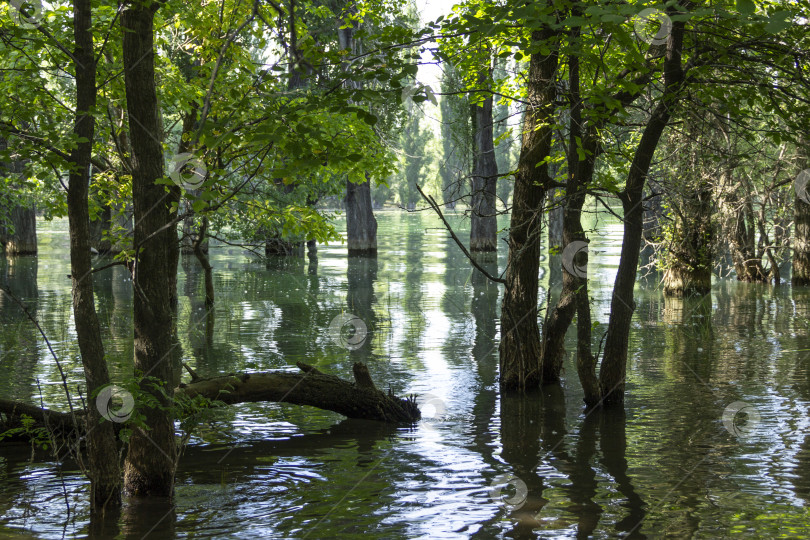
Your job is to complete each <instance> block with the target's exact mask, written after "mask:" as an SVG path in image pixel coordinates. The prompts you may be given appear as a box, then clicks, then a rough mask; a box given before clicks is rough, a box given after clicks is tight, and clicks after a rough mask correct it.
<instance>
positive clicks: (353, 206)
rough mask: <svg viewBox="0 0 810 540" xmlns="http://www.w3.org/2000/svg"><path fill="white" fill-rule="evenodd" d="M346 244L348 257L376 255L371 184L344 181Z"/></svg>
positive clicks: (375, 229) (375, 224) (367, 182)
mask: <svg viewBox="0 0 810 540" xmlns="http://www.w3.org/2000/svg"><path fill="white" fill-rule="evenodd" d="M346 233H347V234H346V243H347V244H348V248H349V255H363V256H375V255H377V218H375V217H374V212H372V210H371V183H370V182H369V180H368V179H366V181H365V182H362V183H360V184H355V183H353V182H351V181H349V180H347V181H346Z"/></svg>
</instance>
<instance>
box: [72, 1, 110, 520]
mask: <svg viewBox="0 0 810 540" xmlns="http://www.w3.org/2000/svg"><path fill="white" fill-rule="evenodd" d="M73 31H74V36H75V41H76V48H75V50H74V52H73V54H74V57H75V63H74V67H75V69H76V117H75V123H74V126H73V133H74V134H75V135H76V136H77V137H79V138H81V139H83V141H82V142H79V143H78V144H77V145H76V147H75V148H74V149H73V151H72V152H71V155H70V160H71V170H70V176H69V184H68V192H67V200H68V222H69V226H70V272H71V278H72V283H73V315H74V318H75V321H76V336H77V339H78V343H79V351H80V352H81V357H82V366H83V368H84V378H85V381H86V382H87V392H88V396H89V397H90V398H91V399H90V402H91V404H92V405H91V406H90V407H88V411H89V414H88V415H87V452H88V458H89V464H90V470H89V476H90V492H91V497H90V500H91V505H92V508H93V509H94V510H96V511H98V510H103V509H104V508H105V507H106V506H107V505H110V506H112V507H115V506H118V505H120V504H121V477H120V469H119V467H118V451H117V448H116V439H115V432H114V430H113V426H112V424H111V423H110V422H107V421H102V416H101V412H100V411H99V408H98V407H96V406H94V405H95V401H94V399H93V398H94V397H95V395H96V393H97V392H98V391H99V390H100V389H101V388H102V387H104V386H107V385H108V384H110V375H109V372H108V370H107V362H106V360H105V358H104V346H103V344H102V340H101V328H100V325H99V321H98V316H97V314H96V306H95V300H94V297H93V274H92V272H91V262H90V216H89V208H88V191H89V180H90V178H89V177H90V158H91V155H92V148H93V136H94V133H95V120H94V118H93V114H92V113H93V109H94V107H95V105H96V63H95V59H94V53H93V34H92V10H91V2H90V0H76V1H75V2H73Z"/></svg>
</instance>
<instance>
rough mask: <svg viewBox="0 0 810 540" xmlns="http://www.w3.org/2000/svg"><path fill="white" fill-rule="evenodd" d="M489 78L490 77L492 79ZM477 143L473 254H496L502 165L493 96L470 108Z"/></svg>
mask: <svg viewBox="0 0 810 540" xmlns="http://www.w3.org/2000/svg"><path fill="white" fill-rule="evenodd" d="M488 76H489V74H487V78H488ZM470 112H471V116H472V120H473V122H472V123H473V128H474V132H473V137H474V139H475V144H474V146H473V148H474V154H473V155H474V163H473V175H472V176H473V178H472V184H473V186H472V215H471V219H470V251H473V252H475V251H479V252H492V251H497V249H498V237H497V232H498V222H497V215H496V213H495V197H496V195H495V190H496V186H497V181H498V163H497V162H496V161H495V143H494V140H493V131H492V129H493V122H492V94H489V95H487V97H485V98H484V101H483V103H482V104H481V105H470Z"/></svg>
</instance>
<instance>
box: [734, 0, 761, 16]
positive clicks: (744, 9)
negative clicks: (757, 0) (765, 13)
mask: <svg viewBox="0 0 810 540" xmlns="http://www.w3.org/2000/svg"><path fill="white" fill-rule="evenodd" d="M756 8H757V7H756V5H755V4H754V1H753V0H737V11H739V12H740V13H741V14H743V15H751V14H752V13H753V12H754V10H755V9H756Z"/></svg>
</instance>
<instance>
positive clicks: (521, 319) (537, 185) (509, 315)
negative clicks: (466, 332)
mask: <svg viewBox="0 0 810 540" xmlns="http://www.w3.org/2000/svg"><path fill="white" fill-rule="evenodd" d="M558 36H559V31H558V30H553V29H551V28H549V27H545V28H543V29H542V30H536V31H534V32H532V41H533V42H534V43H535V45H536V46H540V45H541V44H542V45H543V46H544V47H548V48H549V49H550V51H549V52H548V53H547V54H541V53H540V52H536V53H534V54H532V55H531V58H530V61H529V75H528V88H527V94H528V95H527V100H528V103H529V104H528V107H527V109H526V112H525V113H524V126H523V141H522V145H521V150H520V160H519V162H518V171H517V174H516V175H515V191H514V195H513V202H512V217H511V226H510V229H509V254H508V257H507V263H506V275H505V280H506V288H505V291H504V297H503V303H502V304H501V344H500V373H501V380H500V384H501V388H502V389H503V390H508V391H516V390H519V391H523V390H527V389H530V388H536V387H537V386H538V385H539V384H540V383H541V381H542V372H541V370H540V332H539V329H538V326H537V294H538V275H539V271H540V240H541V238H540V234H541V225H542V221H543V201H544V198H545V195H546V191H547V189H548V185H549V183H550V181H551V179H550V178H549V175H548V164H547V162H546V158H547V157H548V155H549V152H550V151H551V137H552V129H551V126H552V125H553V123H554V122H553V116H554V98H555V95H556V91H555V73H556V70H557V59H558V46H559V44H558V42H557V40H558Z"/></svg>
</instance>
